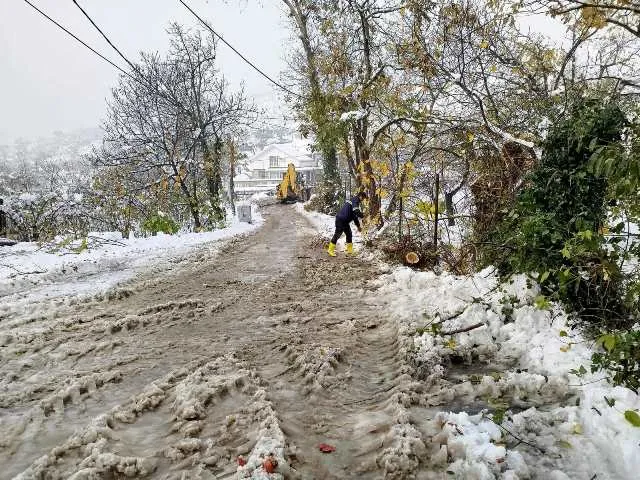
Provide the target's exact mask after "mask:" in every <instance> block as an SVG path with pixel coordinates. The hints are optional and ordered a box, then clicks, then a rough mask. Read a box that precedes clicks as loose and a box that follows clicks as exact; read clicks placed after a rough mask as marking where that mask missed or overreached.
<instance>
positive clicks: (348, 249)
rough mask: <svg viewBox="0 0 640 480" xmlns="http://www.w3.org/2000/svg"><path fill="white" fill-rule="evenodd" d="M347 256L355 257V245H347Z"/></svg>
mask: <svg viewBox="0 0 640 480" xmlns="http://www.w3.org/2000/svg"><path fill="white" fill-rule="evenodd" d="M347 255H354V252H353V243H347Z"/></svg>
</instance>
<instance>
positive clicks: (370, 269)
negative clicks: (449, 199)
mask: <svg viewBox="0 0 640 480" xmlns="http://www.w3.org/2000/svg"><path fill="white" fill-rule="evenodd" d="M265 216H266V217H267V222H266V223H265V226H264V227H263V228H262V230H260V231H258V232H257V233H256V234H255V235H254V236H251V237H248V238H245V239H236V240H232V241H230V242H228V243H227V245H226V246H225V247H224V248H222V249H221V250H220V251H219V252H217V256H215V255H214V254H213V253H211V252H209V251H207V250H206V249H204V250H202V251H200V252H197V253H196V254H194V255H193V256H192V261H191V262H181V264H180V265H179V266H176V269H175V270H174V271H173V272H170V274H167V275H157V273H154V274H153V275H155V277H153V278H146V279H142V280H140V281H139V283H133V284H131V285H128V286H125V287H123V288H121V289H120V290H119V291H122V292H128V293H126V294H122V295H120V294H118V293H117V291H115V292H112V293H110V294H108V295H104V296H99V297H95V298H93V299H90V300H88V301H84V302H76V303H75V304H74V305H66V304H65V305H62V306H60V307H59V308H58V310H56V311H55V312H53V311H52V312H45V313H44V314H42V315H41V312H40V311H38V310H36V311H35V315H34V312H31V313H30V314H29V315H30V316H31V317H32V318H35V319H36V320H35V321H33V322H29V323H27V324H24V325H23V326H22V327H18V326H17V325H20V322H21V321H22V320H21V319H20V318H14V319H13V320H12V323H13V324H14V327H12V328H11V329H10V331H11V333H10V335H12V338H13V339H12V341H10V342H8V343H7V344H6V345H5V346H4V347H1V348H0V355H2V356H3V357H2V358H3V359H9V358H11V361H10V363H11V366H10V367H7V368H6V369H5V368H4V367H3V366H0V395H8V396H11V399H12V400H11V403H10V405H9V406H7V407H4V408H3V407H0V408H2V410H1V411H0V413H2V414H3V416H0V430H3V429H5V428H8V427H11V426H15V425H18V424H19V423H20V422H19V421H18V420H17V419H18V418H22V419H23V420H24V421H23V423H22V425H24V428H23V429H22V431H21V430H20V428H16V429H15V435H14V436H13V439H12V440H11V441H9V442H7V445H5V446H4V447H3V445H1V444H0V463H3V464H8V465H9V466H10V468H9V469H8V472H9V474H10V475H17V474H19V473H21V472H22V477H20V478H25V479H26V478H45V477H46V478H52V479H53V478H122V477H123V476H132V477H151V478H206V479H209V478H216V477H214V475H217V476H218V478H220V477H222V478H227V477H229V476H232V475H234V474H237V475H239V476H240V477H241V478H242V477H245V476H253V477H254V478H260V475H263V477H262V478H264V471H263V470H262V468H261V462H262V458H263V457H264V456H265V455H267V454H269V453H271V454H273V455H274V456H275V457H276V458H278V459H279V463H280V465H279V467H278V472H279V475H284V477H285V478H291V479H296V478H302V479H307V478H309V479H313V478H318V479H320V478H322V479H330V478H365V479H366V478H381V477H384V478H398V479H400V478H416V476H417V475H418V474H419V473H420V472H421V469H423V467H424V465H425V446H424V444H423V440H422V438H421V434H420V433H419V431H418V430H417V429H416V428H415V426H414V423H413V420H414V419H413V418H412V413H411V411H410V409H409V406H410V405H411V404H413V403H416V402H418V401H419V400H418V398H416V397H420V395H422V393H421V388H422V387H421V386H420V384H419V383H416V382H414V381H413V377H412V375H413V372H412V367H411V366H409V365H408V363H407V361H406V359H407V346H406V341H407V340H406V339H405V336H403V334H402V333H401V332H399V331H398V328H397V326H396V325H395V322H394V321H392V320H391V319H389V318H387V316H386V315H385V313H384V308H383V306H382V305H381V303H380V302H379V301H378V300H379V299H376V298H375V292H371V291H370V289H369V287H368V285H367V281H368V280H369V279H372V278H374V277H376V276H377V275H378V274H379V272H378V269H377V267H376V265H375V264H370V263H368V262H366V261H362V260H359V259H343V258H338V259H335V261H334V260H331V259H328V258H326V254H325V252H324V251H323V250H322V249H320V248H319V247H317V246H314V243H315V241H316V240H315V238H314V236H313V232H312V230H311V229H310V228H309V226H308V225H307V224H306V221H305V220H304V219H303V218H301V217H300V216H299V215H297V214H295V213H294V211H293V209H292V208H291V207H284V206H279V205H278V206H274V207H271V208H270V209H268V210H267V212H266V215H265ZM4 331H5V332H6V331H7V330H4ZM22 350H24V351H22ZM16 351H22V353H21V354H20V355H18V356H16V354H15V352H16ZM18 367H20V368H21V369H22V370H19V369H18V371H20V372H21V373H20V374H19V376H18V377H17V378H13V379H9V377H8V375H9V371H10V370H15V369H16V368H18ZM45 372H46V373H45ZM96 373H99V374H104V375H106V376H107V377H105V378H109V377H108V376H109V375H115V374H116V373H117V377H114V378H119V381H118V382H108V381H107V382H103V383H102V385H101V386H98V385H97V383H96V389H95V390H94V389H93V387H92V385H91V383H90V380H91V379H92V378H93V377H92V375H94V374H96ZM46 375H49V379H47V378H45V377H46ZM65 378H70V379H72V383H70V384H66V383H64V382H65V380H64V379H65ZM5 380H6V381H5ZM9 380H11V381H9ZM73 381H75V382H76V384H77V385H74V384H73ZM94 382H95V380H94ZM37 389H41V390H42V391H41V392H40V393H38V394H36V393H34V392H35V391H36V390H37ZM38 395H39V396H38ZM32 396H33V397H34V398H31V397H32ZM50 397H51V398H53V399H55V401H54V402H53V403H52V405H54V406H58V407H59V406H60V401H59V398H60V397H62V407H61V408H57V409H56V408H53V410H51V411H52V414H50V415H49V416H45V415H44V414H42V413H40V412H41V408H40V406H38V410H36V409H35V407H34V405H33V404H34V403H37V402H42V401H44V400H46V399H48V398H50ZM7 398H8V397H7ZM65 398H67V401H66V403H65V400H64V399H65ZM128 399H129V400H128ZM5 414H6V415H5ZM3 422H4V423H3ZM74 432H75V433H74ZM321 441H324V442H327V443H331V444H335V445H336V447H337V451H336V452H334V453H333V454H331V455H323V454H321V453H320V452H319V451H318V449H317V444H318V443H320V442H321ZM238 455H243V456H244V458H245V459H246V460H247V461H248V463H247V465H246V466H245V467H242V468H238V465H237V463H236V457H237V456H238ZM289 467H290V468H289ZM272 478H282V477H278V476H273V477H272Z"/></svg>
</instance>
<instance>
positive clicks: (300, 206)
mask: <svg viewBox="0 0 640 480" xmlns="http://www.w3.org/2000/svg"><path fill="white" fill-rule="evenodd" d="M304 206H305V204H304V203H296V210H297V211H298V213H300V214H301V215H303V216H305V217H306V218H307V220H309V222H310V223H311V225H313V228H315V229H316V230H317V232H318V233H319V234H321V235H322V236H323V237H327V238H331V237H332V236H333V232H334V231H335V229H336V223H335V222H336V218H335V217H334V216H332V215H327V214H325V213H320V212H313V211H311V212H310V211H308V210H305V208H304Z"/></svg>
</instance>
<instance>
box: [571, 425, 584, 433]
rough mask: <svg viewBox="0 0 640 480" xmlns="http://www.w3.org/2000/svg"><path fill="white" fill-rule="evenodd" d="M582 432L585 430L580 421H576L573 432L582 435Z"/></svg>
mask: <svg viewBox="0 0 640 480" xmlns="http://www.w3.org/2000/svg"><path fill="white" fill-rule="evenodd" d="M582 432H583V430H582V425H580V424H579V423H576V424H575V425H574V426H573V433H575V434H576V435H582Z"/></svg>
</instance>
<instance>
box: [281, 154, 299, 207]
mask: <svg viewBox="0 0 640 480" xmlns="http://www.w3.org/2000/svg"><path fill="white" fill-rule="evenodd" d="M276 197H277V198H278V200H280V201H281V202H283V203H285V202H297V201H304V186H303V178H302V174H301V173H296V167H295V165H294V164H293V163H290V164H289V167H288V168H287V171H286V173H285V174H284V176H283V178H282V182H280V185H278V188H277V191H276Z"/></svg>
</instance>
